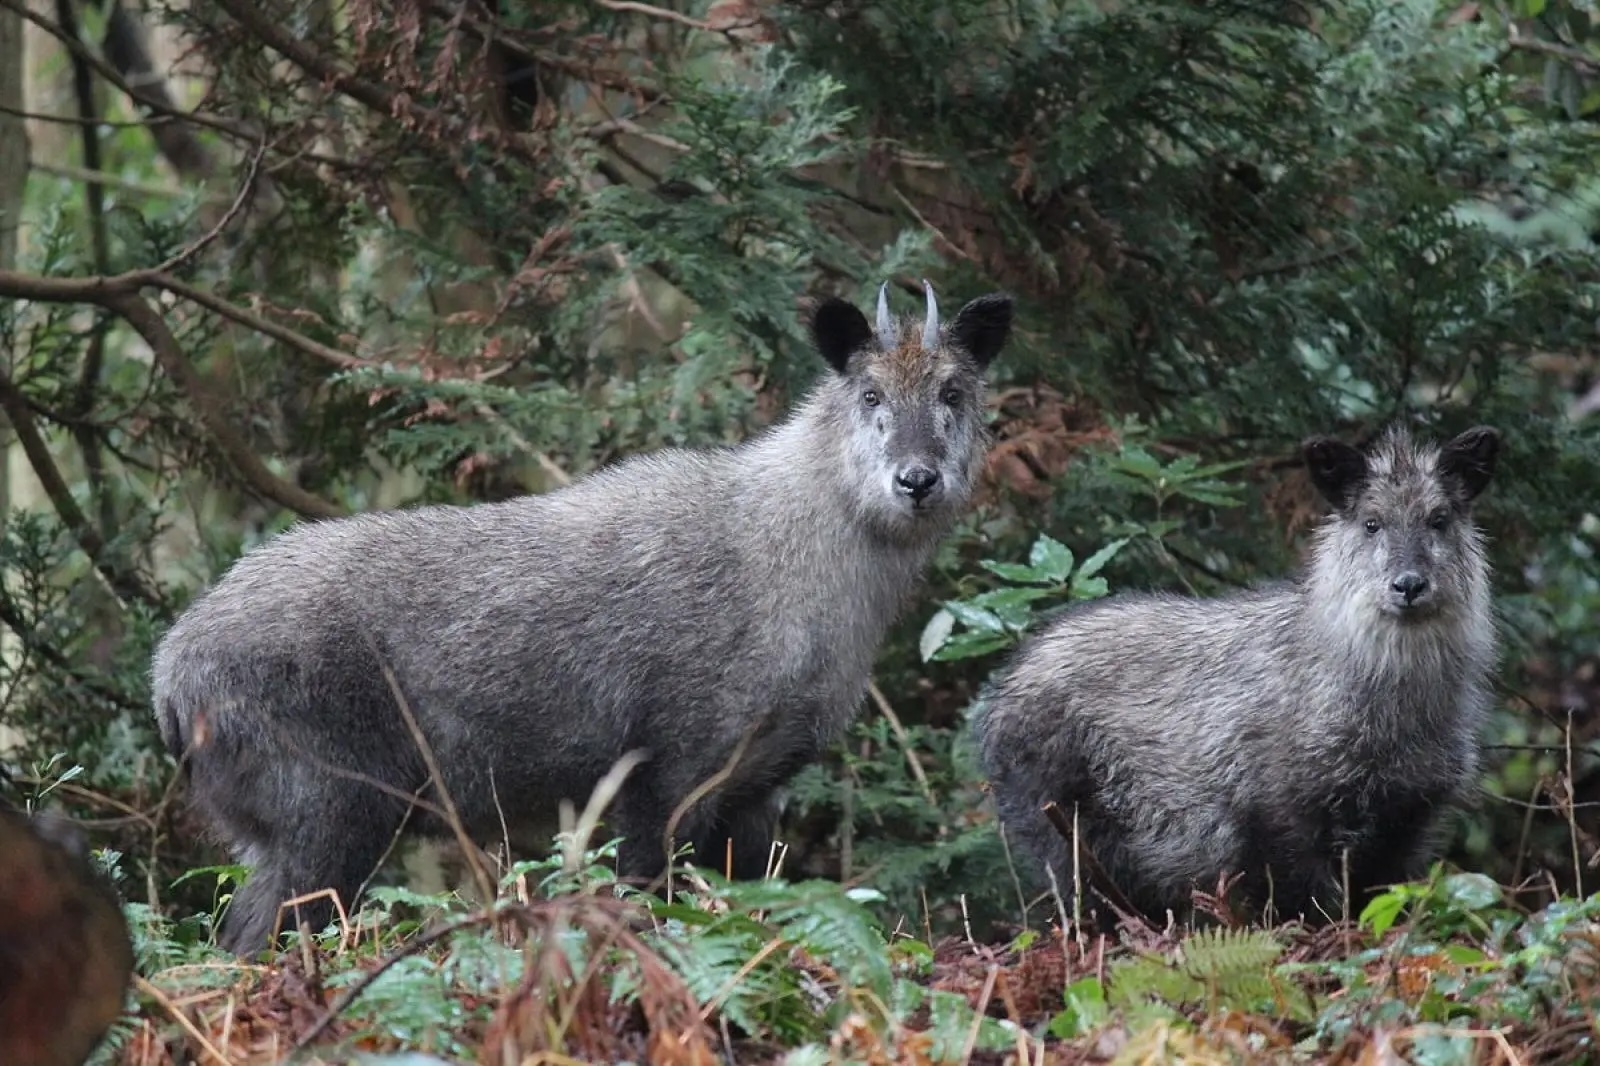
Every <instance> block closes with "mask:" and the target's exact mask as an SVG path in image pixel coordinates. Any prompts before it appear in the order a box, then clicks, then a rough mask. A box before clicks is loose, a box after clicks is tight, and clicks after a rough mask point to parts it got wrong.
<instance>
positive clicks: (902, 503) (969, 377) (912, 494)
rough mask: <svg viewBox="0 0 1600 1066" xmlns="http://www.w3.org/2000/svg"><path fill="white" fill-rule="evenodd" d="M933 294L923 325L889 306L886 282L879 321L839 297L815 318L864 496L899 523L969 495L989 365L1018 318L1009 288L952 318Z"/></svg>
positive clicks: (979, 454) (935, 513) (878, 513)
mask: <svg viewBox="0 0 1600 1066" xmlns="http://www.w3.org/2000/svg"><path fill="white" fill-rule="evenodd" d="M924 284H926V283H924ZM926 298H927V313H926V315H925V317H924V319H923V321H922V322H921V323H920V324H919V325H918V326H916V327H915V328H907V327H909V324H902V323H900V322H897V321H895V320H894V319H893V318H892V317H891V316H890V315H889V313H888V306H887V286H885V289H884V291H882V292H880V294H879V306H878V321H877V328H876V329H872V328H869V326H868V324H867V321H866V318H865V316H863V315H862V314H861V312H860V311H858V310H857V309H856V308H855V307H854V306H852V305H850V304H848V303H845V302H844V301H839V300H830V301H828V302H826V303H824V304H823V305H822V306H821V307H820V308H819V309H818V311H817V314H816V317H815V319H814V320H813V333H814V336H815V337H816V340H817V346H818V349H819V350H820V351H821V352H822V354H823V356H824V357H825V358H826V359H827V360H828V362H829V365H830V366H832V368H833V370H834V374H835V376H836V377H835V380H834V382H833V383H832V405H833V412H834V414H835V416H836V417H838V419H839V420H840V422H841V425H840V428H841V430H842V431H843V432H844V433H845V434H847V440H846V448H845V453H846V456H847V462H848V464H849V466H850V469H851V475H852V478H853V480H854V481H855V482H856V484H858V485H859V487H860V504H861V506H862V508H863V509H864V510H866V511H868V512H869V513H871V514H872V515H873V516H874V517H875V518H877V519H878V520H880V521H883V522H887V523H889V524H891V525H898V524H901V523H907V522H918V521H924V520H927V519H930V518H935V517H941V516H947V515H948V514H949V513H950V512H951V511H953V510H958V509H960V508H962V507H964V506H965V505H966V503H967V501H968V500H969V499H970V498H971V496H972V490H973V488H974V481H975V479H976V477H977V474H978V472H979V470H980V468H981V466H982V459H983V454H984V450H985V448H986V446H987V442H988V434H987V430H986V428H985V425H984V399H985V389H984V371H985V369H986V368H987V367H988V365H989V362H990V361H991V360H992V359H993V358H994V356H995V355H996V354H997V353H998V352H999V350H1000V348H1001V347H1002V346H1003V345H1004V343H1005V340H1006V338H1007V335H1008V334H1009V330H1010V324H1011V301H1010V299H1009V298H1007V297H1005V296H999V295H991V296H984V297H980V298H979V299H977V300H974V301H972V302H971V303H969V304H967V305H966V306H965V307H963V308H962V309H961V311H960V312H959V313H958V314H957V315H956V317H955V319H954V321H952V322H951V323H950V324H949V326H948V327H942V326H941V325H940V323H939V320H938V307H937V304H936V303H935V301H934V297H933V291H932V289H931V287H928V288H927V289H926Z"/></svg>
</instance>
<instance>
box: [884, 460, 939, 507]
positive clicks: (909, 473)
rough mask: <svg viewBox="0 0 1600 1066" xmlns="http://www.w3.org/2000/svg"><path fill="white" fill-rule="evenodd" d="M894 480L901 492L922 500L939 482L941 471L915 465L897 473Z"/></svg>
mask: <svg viewBox="0 0 1600 1066" xmlns="http://www.w3.org/2000/svg"><path fill="white" fill-rule="evenodd" d="M894 480H895V484H897V485H899V486H900V491H901V492H903V493H905V494H906V495H907V496H910V497H911V498H912V499H913V500H917V501H919V502H920V501H921V500H922V498H923V497H924V496H926V495H928V493H930V492H932V491H933V487H934V486H935V485H937V484H938V483H939V472H938V471H936V470H929V469H928V468H927V467H925V466H914V467H912V468H911V469H910V470H906V471H903V472H902V473H899V474H897V475H895V479H894Z"/></svg>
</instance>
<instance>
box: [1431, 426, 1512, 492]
mask: <svg viewBox="0 0 1600 1066" xmlns="http://www.w3.org/2000/svg"><path fill="white" fill-rule="evenodd" d="M1499 456H1500V431H1499V430H1497V429H1495V428H1494V427H1493V426H1473V427H1472V428H1471V429H1469V430H1466V431H1464V432H1462V433H1460V434H1457V436H1456V437H1455V438H1454V439H1453V440H1451V441H1450V443H1449V444H1446V445H1445V446H1444V448H1443V450H1441V451H1440V452H1439V477H1440V478H1441V479H1443V480H1444V482H1445V483H1446V484H1447V485H1448V486H1449V487H1450V490H1451V491H1452V492H1454V493H1455V494H1456V495H1457V496H1458V497H1459V498H1460V500H1461V502H1462V503H1471V502H1472V501H1473V500H1475V499H1477V498H1478V496H1479V494H1480V493H1482V492H1483V490H1484V489H1486V488H1488V487H1489V479H1490V478H1492V477H1494V464H1495V460H1496V459H1497V458H1499Z"/></svg>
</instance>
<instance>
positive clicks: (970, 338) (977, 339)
mask: <svg viewBox="0 0 1600 1066" xmlns="http://www.w3.org/2000/svg"><path fill="white" fill-rule="evenodd" d="M1010 336H1011V297H1009V296H1007V295H1006V294H1005V293H1003V292H991V293H990V294H989V295H987V296H980V297H978V298H977V299H976V300H973V301H972V302H971V303H969V304H967V306H965V307H963V308H962V309H961V310H960V311H958V312H956V317H955V321H954V322H951V323H950V339H951V340H953V341H955V343H956V344H958V345H960V346H961V347H962V348H964V349H965V350H966V351H967V352H968V353H970V354H971V356H972V358H974V359H976V360H977V361H978V365H979V366H980V367H987V366H988V365H989V363H990V362H991V361H992V360H993V359H994V357H995V356H997V355H999V354H1000V349H1001V348H1004V347H1005V345H1006V341H1007V340H1008V339H1009V338H1010Z"/></svg>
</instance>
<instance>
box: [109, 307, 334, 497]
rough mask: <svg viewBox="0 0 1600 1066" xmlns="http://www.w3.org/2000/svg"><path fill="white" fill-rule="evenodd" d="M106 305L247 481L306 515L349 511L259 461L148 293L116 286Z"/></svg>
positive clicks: (265, 494)
mask: <svg viewBox="0 0 1600 1066" xmlns="http://www.w3.org/2000/svg"><path fill="white" fill-rule="evenodd" d="M102 306H105V307H109V308H110V309H111V310H113V311H115V312H116V313H117V314H119V315H121V316H122V317H123V318H124V319H125V320H126V321H127V323H128V325H130V326H132V327H133V328H134V329H135V330H137V331H138V333H139V335H140V336H141V337H143V338H144V339H145V343H147V344H149V345H150V349H151V351H153V352H154V353H155V357H156V362H158V363H159V364H161V369H162V370H164V371H166V372H167V375H168V376H169V377H171V378H172V380H173V381H175V382H177V385H178V388H179V389H181V390H183V393H184V395H185V396H187V397H188V398H189V402H190V403H191V404H192V405H194V409H195V413H196V414H198V415H199V416H200V421H201V422H202V423H203V424H204V425H205V427H206V429H208V430H209V431H210V432H211V438H212V440H214V441H215V442H216V444H217V447H218V448H220V449H221V450H222V453H223V454H224V455H225V456H227V458H228V461H229V462H231V463H232V464H233V466H234V469H235V470H237V471H238V472H239V475H240V476H241V477H242V478H244V481H245V483H246V484H247V485H249V486H250V487H251V488H252V489H254V490H255V491H256V492H258V493H260V494H261V495H262V496H265V497H266V498H267V499H269V500H272V501H273V502H274V503H277V504H280V505H281V506H284V507H287V508H289V509H290V510H291V511H295V512H296V513H298V514H301V515H305V516H307V517H312V518H335V517H338V516H340V515H343V514H344V513H345V510H344V508H342V507H340V506H339V505H338V504H336V503H333V502H332V501H329V500H325V499H323V498H322V497H321V496H318V495H316V494H315V493H311V492H307V491H306V490H305V489H302V488H301V487H300V486H298V485H295V484H293V483H291V482H288V481H285V480H284V479H283V478H281V477H279V476H278V475H277V474H274V473H273V472H272V471H271V470H269V469H268V468H267V464H266V463H264V462H262V461H261V457H260V456H258V455H256V453H255V452H254V451H253V450H251V448H250V445H249V443H248V442H246V441H245V439H244V437H243V436H241V435H240V434H239V433H238V431H237V430H236V429H235V428H234V426H233V423H232V422H231V421H230V420H229V419H228V415H227V413H226V412H225V411H224V410H223V409H222V406H221V404H219V403H218V402H217V400H216V399H215V397H213V396H212V395H211V389H210V387H209V386H207V384H206V383H205V381H204V380H203V379H202V378H201V376H200V372H199V371H198V370H196V369H195V366H194V364H193V363H191V362H189V359H188V357H187V356H185V355H184V354H183V349H182V348H181V347H180V346H179V345H178V339H177V338H176V337H174V336H173V335H172V331H171V330H169V329H167V324H166V322H165V321H164V320H163V319H162V317H161V316H160V315H158V314H156V312H155V310H154V309H153V308H151V306H150V305H149V303H147V302H146V301H145V299H144V297H142V296H140V295H139V294H138V293H137V292H130V291H122V292H115V293H111V294H109V295H107V296H106V298H105V302H104V303H103V305H102Z"/></svg>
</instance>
